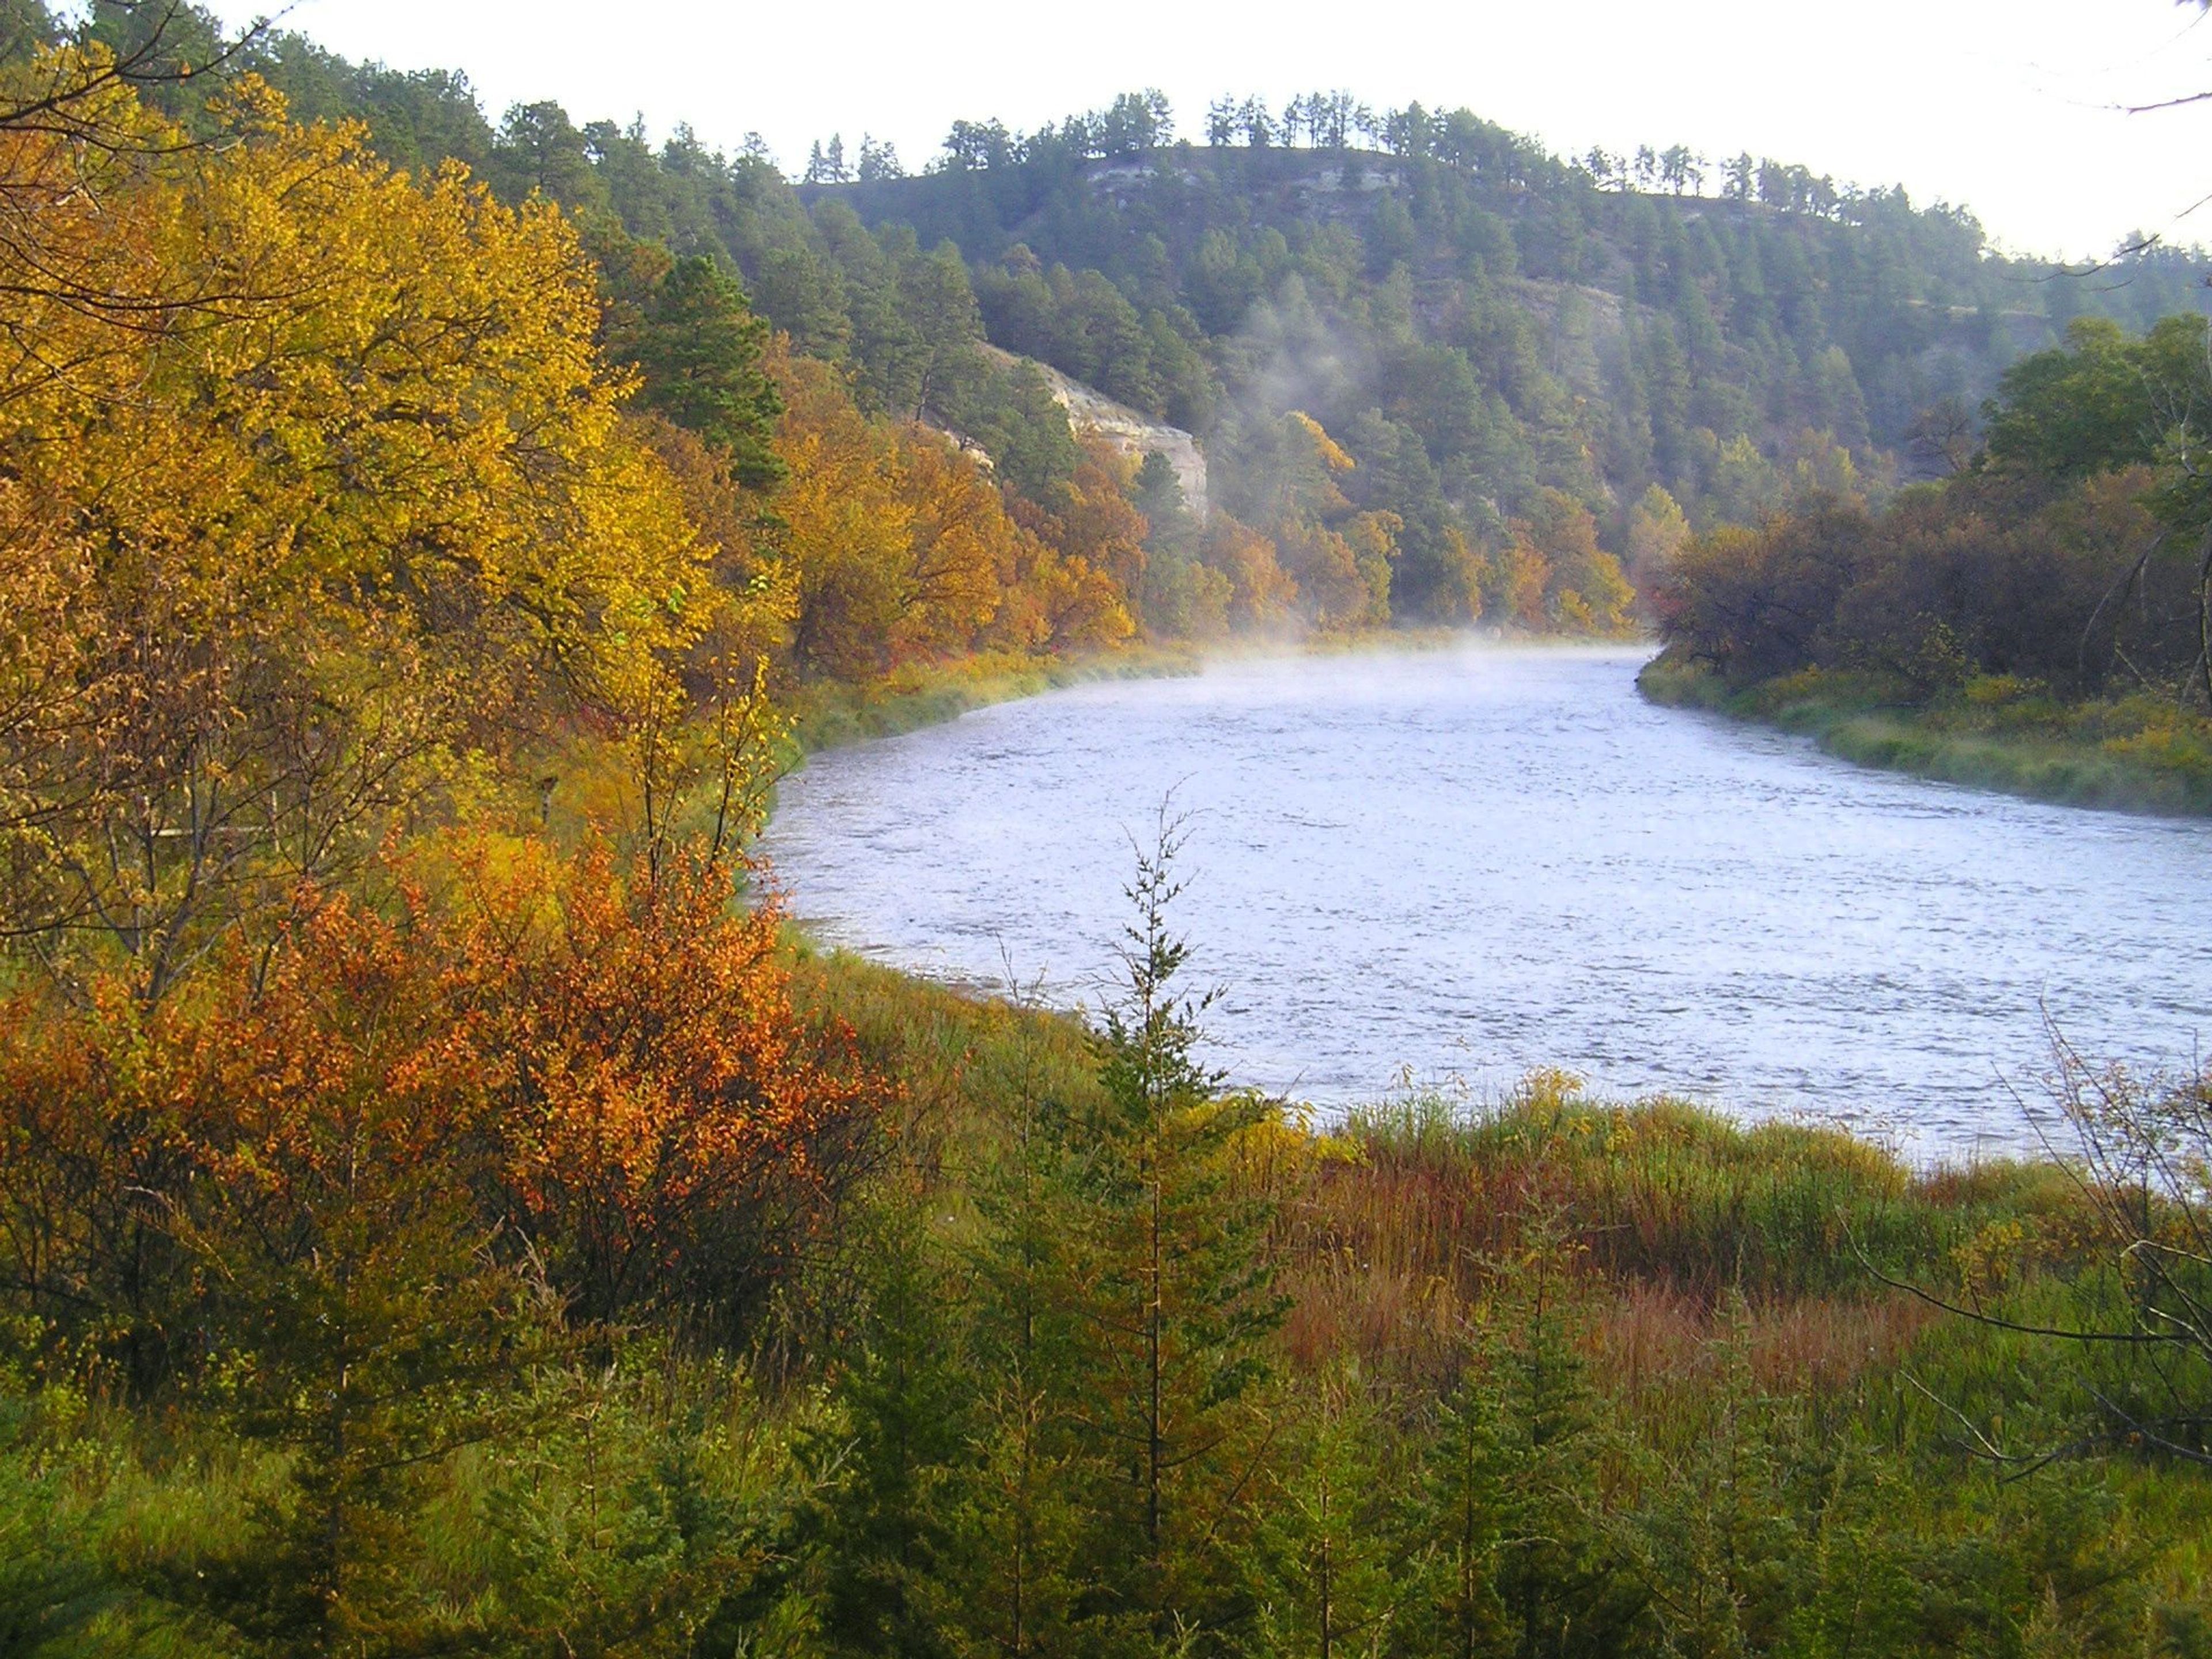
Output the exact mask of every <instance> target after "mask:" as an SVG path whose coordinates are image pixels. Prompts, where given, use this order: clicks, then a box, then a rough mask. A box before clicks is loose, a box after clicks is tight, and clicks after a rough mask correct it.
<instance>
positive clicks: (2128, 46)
mask: <svg viewBox="0 0 2212 1659" xmlns="http://www.w3.org/2000/svg"><path fill="white" fill-rule="evenodd" d="M214 9H215V10H216V12H217V13H218V14H219V15H222V16H223V17H224V18H225V19H226V21H229V22H231V23H234V24H242V23H244V22H246V21H249V20H250V19H251V18H252V17H253V16H254V15H256V14H257V13H258V12H261V11H264V10H268V9H270V0H259V3H258V4H253V3H244V4H242V3H237V0H217V3H216V5H215V7H214ZM283 23H284V26H285V27H291V28H296V29H298V30H300V31H301V32H302V33H306V34H307V35H309V36H311V37H313V39H315V40H318V41H319V42H320V43H321V44H322V45H324V46H327V47H329V48H331V50H333V51H336V52H342V53H343V54H344V55H346V56H347V57H349V58H374V59H380V60H381V61H383V62H385V63H386V64H391V65H392V66H393V67H394V68H399V69H424V68H441V69H459V70H465V71H466V73H467V74H468V76H469V77H470V79H471V81H472V82H474V83H475V84H476V86H477V89H478V91H479V92H480V94H482V96H483V102H484V104H485V106H486V108H487V110H488V111H489V112H491V113H492V114H493V115H494V116H495V117H496V115H497V113H498V112H499V111H501V109H503V108H505V107H506V106H507V105H509V104H511V103H514V102H518V101H526V100H537V99H541V98H553V99H556V100H559V101H560V102H562V104H563V105H565V106H567V107H568V111H569V112H570V113H571V114H572V115H573V116H574V117H575V118H576V119H577V120H578V121H579V122H582V121H584V120H586V119H593V118H602V117H612V118H617V119H619V120H623V121H625V122H626V121H628V120H629V118H630V117H632V116H633V115H640V116H642V117H643V118H644V120H645V123H646V125H647V129H648V130H649V131H651V132H652V133H653V135H654V136H655V137H660V136H664V135H665V134H666V133H667V132H668V131H669V130H670V129H671V128H672V127H673V126H674V125H676V124H677V123H678V122H687V121H688V122H689V123H690V125H691V126H692V127H693V129H694V130H695V131H697V132H698V133H699V135H700V136H701V137H702V138H703V139H705V140H706V141H707V142H708V143H709V144H712V145H714V146H717V147H720V148H724V149H732V150H734V149H736V148H737V146H738V144H739V143H741V142H742V140H743V139H744V135H745V134H746V133H747V132H749V131H757V132H759V133H761V134H762V135H763V137H765V138H766V139H767V140H768V143H769V147H770V149H772V150H773V151H774V152H775V154H776V155H777V156H778V158H779V159H780V160H781V161H782V162H783V163H784V165H785V167H786V168H787V170H795V169H796V168H797V167H799V166H800V165H803V163H804V161H805V155H806V153H807V149H808V146H809V144H810V143H811V142H812V141H813V140H815V139H817V138H825V137H828V136H829V135H830V134H831V133H833V132H836V133H842V136H843V137H844V138H845V141H846V149H847V151H848V154H854V153H857V150H858V148H859V142H860V137H861V135H862V133H863V132H866V133H871V134H872V135H873V136H874V137H877V138H878V139H888V140H890V142H892V143H895V144H896V146H897V148H898V151H899V154H900V155H901V157H902V159H903V160H904V161H905V162H906V164H907V166H908V167H909V168H917V169H918V168H919V167H921V165H922V164H924V163H926V162H927V161H928V160H929V159H930V157H931V156H932V155H934V154H935V153H936V151H937V149H938V147H939V144H940V143H941V142H942V140H943V138H944V136H945V131H946V129H947V128H948V127H949V126H950V125H951V122H952V121H953V120H954V119H955V118H969V119H985V118H991V117H996V118H1000V119H1001V120H1003V121H1005V122H1006V124H1007V125H1009V126H1012V127H1015V128H1018V129H1023V130H1026V129H1029V128H1032V127H1035V126H1037V125H1041V124H1042V123H1044V122H1045V121H1048V120H1054V119H1057V118H1060V116H1063V115H1066V114H1067V113H1069V112H1073V111H1079V110H1084V109H1091V108H1096V107H1097V106H1102V105H1103V104H1105V103H1106V102H1108V101H1109V100H1111V99H1112V97H1113V96H1114V95H1115V94H1116V93H1118V92H1122V91H1127V90H1133V89H1139V88H1146V87H1158V88H1160V89H1162V90H1163V91H1164V92H1165V93H1166V94H1168V96H1169V97H1170V99H1171V100H1173V103H1174V105H1175V108H1176V115H1177V118H1178V123H1179V125H1180V128H1181V130H1182V132H1183V133H1185V134H1186V135H1190V136H1195V135H1196V134H1197V133H1198V132H1199V131H1200V128H1201V124H1202V121H1203V118H1204V113H1205V109H1206V105H1207V103H1208V102H1210V101H1211V100H1213V99H1215V98H1217V97H1219V96H1221V95H1223V94H1234V95H1237V96H1238V97H1243V96H1245V95H1249V94H1255V93H1256V94H1262V95H1265V96H1267V97H1268V98H1269V99H1270V100H1273V102H1274V103H1276V104H1277V105H1278V106H1279V105H1280V104H1281V102H1282V100H1285V98H1287V97H1289V96H1290V95H1291V94H1294V93H1300V92H1306V91H1311V90H1314V89H1316V88H1323V89H1334V88H1348V89H1350V90H1351V91H1352V92H1353V93H1355V94H1358V97H1359V98H1360V99H1362V100H1364V101H1365V102H1367V103H1369V104H1370V105H1371V106H1374V107H1375V108H1376V109H1377V110H1381V109H1384V108H1388V107H1391V106H1401V105H1403V104H1406V103H1407V102H1410V101H1413V100H1419V101H1420V102H1422V103H1424V104H1425V105H1428V106H1431V108H1434V107H1437V106H1443V107H1447V108H1449V107H1453V106H1460V105H1465V106H1468V107H1469V108H1471V109H1473V110H1474V111H1475V112H1476V113H1478V114H1479V115H1481V116H1483V117H1484V118H1486V119H1489V120H1492V121H1496V122H1498V123H1499V124H1501V125H1504V126H1508V127H1510V128H1513V129H1514V130H1516V131H1521V132H1525V133H1528V134H1530V135H1532V136H1534V137H1537V138H1539V139H1541V141H1542V142H1543V143H1546V144H1547V146H1549V147H1551V148H1552V149H1556V150H1559V151H1561V152H1564V153H1566V154H1571V155H1580V154H1582V153H1583V152H1585V151H1586V150H1588V149H1589V148H1590V147H1591V146H1592V145H1601V146H1603V147H1604V148H1606V149H1609V150H1614V151H1621V150H1629V149H1633V148H1634V147H1635V146H1636V145H1638V144H1639V143H1650V144H1651V145H1653V146H1655V147H1664V146H1665V145H1668V144H1670V143H1686V144H1688V145H1689V146H1691V147H1692V149H1697V150H1700V151H1703V152H1704V153H1705V154H1706V155H1711V156H1714V157H1720V156H1723V155H1734V154H1735V153H1736V152H1737V151H1738V150H1744V149H1747V150H1750V151H1751V152H1753V154H1754V155H1772V156H1775V157H1777V158H1778V159H1779V160H1782V161H1797V162H1802V163H1803V164H1805V165H1807V166H1808V167H1811V168H1812V169H1813V170H1814V172H1815V173H1831V174H1832V175H1833V176H1834V177H1835V178H1836V179H1837V181H1838V183H1839V184H1841V183H1846V182H1855V183H1858V184H1862V185H1892V184H1903V185H1905V186H1906V187H1907V188H1908V189H1909V190H1911V192H1912V195H1913V198H1914V199H1915V200H1916V201H1919V202H1929V201H1936V200H1942V201H1948V202H1952V203H1954V204H1964V205H1966V206H1967V207H1969V208H1971V209H1972V210H1973V211H1974V212H1975V213H1976V214H1977V215H1978V216H1979V217H1980V219H1981V221H1982V222H1983V224H1984V226H1985V227H1986V228H1988V229H1989V231H1990V234H1991V235H1992V236H1993V237H1994V238H1996V240H1997V241H1998V242H1999V243H2000V244H2001V245H2002V246H2004V247H2006V248H2008V249H2009V250H2011V251H2013V252H2021V253H2032V254H2045V255H2053V256H2058V257H2064V258H2088V257H2094V256H2096V255H2099V254H2101V253H2104V252H2108V251H2110V250H2111V248H2112V246H2114V244H2115V243H2117V242H2118V241H2119V240H2122V239H2124V238H2125V237H2127V236H2129V235H2130V234H2133V233H2136V232H2138V231H2148V232H2157V233H2161V234H2166V235H2168V236H2169V237H2170V238H2172V240H2179V241H2185V242H2199V241H2201V242H2203V243H2205V244H2207V245H2212V204H2206V205H2204V206H2203V207H2201V208H2199V209H2198V210H2197V211H2196V212H2195V213H2194V214H2193V215H2191V214H2190V213H2189V212H2188V210H2190V209H2191V207H2192V205H2194V204H2197V203H2198V202H2199V201H2200V200H2201V199H2202V198H2204V197H2206V196H2207V195H2208V194H2212V143H2208V142H2207V141H2208V139H2212V103H2207V104H2204V105H2201V106H2194V107H2188V108H2181V109H2174V110H2167V111H2163V112H2150V113H2141V114H2130V113H2127V112H2126V111H2125V109H2124V106H2129V105H2141V104H2145V103H2149V102H2152V101H2154V100H2159V99H2161V98H2170V97H2173V96H2177V95H2180V94H2188V93H2191V92H2195V91H2197V90H2200V89H2212V18H2205V17H2203V16H2202V15H2200V13H2199V12H2198V10H2197V7H2196V6H2195V5H2194V4H2191V5H2188V6H2186V7H2177V6H2176V5H2175V4H2173V3H2172V0H1850V3H1848V4H1844V5H1827V6H1804V5H1792V4H1789V3H1780V4H1778V3H1776V0H1755V3H1754V0H1672V3H1663V4H1654V3H1652V0H1583V3H1581V4H1578V5H1572V6H1569V5H1563V4H1555V3H1554V4H1547V3H1542V0H1459V3H1435V0H1427V3H1413V0H1365V3H1356V4H1346V3H1343V0H1336V3H1332V4H1328V5H1323V4H1320V3H1316V0H1275V3H1272V4H1266V5H1261V4H1253V3H1245V0H1121V3H1117V4H1115V5H1111V6H1099V5H1095V4H1091V5H1073V4H1066V3H1060V4H1054V3H1050V0H960V3H957V4H943V3H939V4H917V3H914V0H899V3H888V0H847V3H842V4H836V5H826V6H825V5H821V4H811V5H810V4H804V3H801V4H791V3H781V4H776V5H747V4H738V3H728V0H623V3H620V4H616V3H609V0H297V3H296V4H295V5H294V6H293V7H292V8H291V9H290V10H289V13H287V14H286V15H284V17H283Z"/></svg>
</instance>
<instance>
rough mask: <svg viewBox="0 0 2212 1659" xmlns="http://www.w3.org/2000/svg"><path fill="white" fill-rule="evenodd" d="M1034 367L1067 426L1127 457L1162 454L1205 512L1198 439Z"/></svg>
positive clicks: (1010, 358) (1007, 359)
mask: <svg viewBox="0 0 2212 1659" xmlns="http://www.w3.org/2000/svg"><path fill="white" fill-rule="evenodd" d="M983 349H984V350H985V351H987V352H988V353H990V355H991V356H994V357H995V358H997V359H998V360H999V361H1000V362H1003V363H1009V364H1011V363H1013V362H1018V361H1020V360H1018V359H1017V358H1016V357H1015V356H1014V355H1013V354H1012V352H1007V351H1001V350H1000V349H998V348H997V347H996V346H986V347H984V348H983ZM1031 361H1034V360H1031ZM1036 371H1037V373H1038V374H1042V375H1043V376H1044V383H1045V384H1046V385H1047V386H1049V387H1051V389H1052V395H1053V397H1054V399H1055V400H1057V401H1058V403H1059V404H1060V407H1061V408H1062V409H1064V410H1066V411H1067V424H1068V426H1069V428H1071V429H1073V432H1074V433H1075V435H1077V436H1078V437H1079V438H1083V437H1098V438H1103V439H1104V440H1105V441H1107V442H1108V443H1109V444H1112V445H1113V446H1114V447H1115V448H1116V449H1118V450H1120V451H1121V453H1123V454H1125V455H1133V456H1137V457H1140V458H1141V457H1143V456H1146V455H1164V456H1165V457H1166V458H1167V462H1168V465H1170V466H1171V467H1173V468H1174V469H1175V474H1176V483H1179V484H1181V485H1182V493H1183V500H1184V501H1186V502H1187V503H1188V505H1189V507H1190V510H1191V511H1192V513H1195V514H1196V515H1197V516H1198V517H1200V518H1201V519H1203V518H1204V517H1205V516H1206V455H1205V453H1204V452H1203V451H1202V450H1200V448H1199V447H1198V440H1197V439H1196V438H1194V437H1193V436H1192V435H1190V434H1189V433H1188V432H1186V431H1184V430H1183V429H1182V428H1181V427H1179V426H1168V425H1166V424H1164V423H1163V422H1159V421H1156V420H1154V419H1152V417H1151V416H1148V415H1145V414H1142V413H1140V412H1139V411H1138V410H1133V409H1132V408H1130V407H1129V406H1128V405H1127V404H1117V403H1115V401H1114V400H1113V399H1112V398H1109V397H1108V396H1107V395H1106V394H1105V393H1104V392H1101V391H1099V390H1098V389H1097V387H1096V386H1085V385H1084V384H1083V382H1082V381H1080V380H1071V379H1069V378H1068V377H1067V376H1066V375H1065V374H1061V373H1060V371H1059V370H1058V369H1056V368H1053V367H1051V365H1049V364H1048V363H1041V362H1040V363H1036Z"/></svg>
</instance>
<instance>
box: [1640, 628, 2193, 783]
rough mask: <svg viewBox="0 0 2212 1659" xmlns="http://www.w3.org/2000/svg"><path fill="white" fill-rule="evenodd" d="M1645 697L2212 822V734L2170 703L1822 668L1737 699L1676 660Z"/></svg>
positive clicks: (1916, 765) (1656, 672)
mask: <svg viewBox="0 0 2212 1659" xmlns="http://www.w3.org/2000/svg"><path fill="white" fill-rule="evenodd" d="M1637 685H1638V689H1639V690H1641V691H1642V692H1643V693H1644V696H1646V697H1648V698H1650V700H1651V701H1652V702H1656V703H1662V704H1665V705H1667V706H1668V707H1673V708H1703V709H1709V710H1711V711H1713V712H1715V713H1718V714H1728V715H1730V716H1732V717H1734V718H1735V719H1739V720H1762V721H1765V722H1766V723H1768V724H1770V725H1774V726H1782V727H1784V729H1786V730H1789V731H1792V732H1804V733H1807V734H1808V735H1809V736H1811V737H1812V738H1814V739H1815V740H1816V741H1817V742H1818V743H1819V744H1820V746H1821V747H1822V748H1823V749H1825V750H1827V751H1828V752H1829V753H1831V754H1833V755H1836V756H1838V757H1842V758H1843V759H1845V760H1850V761H1855V762H1857V763H1860V764H1861V765H1865V766H1876V767H1881V768H1884V769H1887V770H1891V771H1897V772H1909V773H1911V774H1912V775H1915V776H1918V777H1924V778H1935V779H1938V780H1941V781H1944V782H1947V783H1960V784H1966V785H1969V786H1972V787H1976V788H1982V789H1994V790H1999V791H2002V792H2003V793H2008V794H2015V795H2025V796H2028V797H2031V798H2033V799H2038V800H2049V801H2057V802H2060V803H2063V804H2064V805H2073V806H2094V807H2106V808H2112V809H2116V810H2119V811H2136V812H2166V813H2182V814H2190V815H2208V814H2212V722H2207V721H2205V720H2203V719H2201V718H2199V717H2197V716H2195V715H2191V714H2186V713H2182V712H2179V711H2177V710H2176V709H2175V708H2174V707H2173V705H2172V702H2169V701H2166V700H2165V699H2162V698H2154V697H2149V696H2137V697H2130V698H2126V699H2121V700H2115V701H2109V702H2073V703H2069V702H2060V701H2058V700H2057V699H2056V698H2053V697H2051V696H2050V695H2049V694H2048V693H2047V692H2045V691H2044V690H2041V689H2040V688H2039V687H2037V686H2035V685H2033V684H2030V683H2027V682H2023V681H2021V680H2016V679H2011V678H1999V677H1982V678H1974V679H1972V680H1969V681H1968V682H1967V683H1966V684H1965V685H1964V686H1963V687H1961V688H1960V689H1959V690H1954V691H1948V692H1944V693H1942V694H1939V695H1938V696H1935V697H1933V698H1927V699H1916V698H1914V697H1912V696H1911V694H1910V691H1909V688H1907V687H1905V686H1904V685H1903V684H1901V683H1900V682H1899V681H1897V680H1894V679H1891V678H1886V677H1882V676H1879V675H1870V674H1848V673H1842V672H1838V671H1824V670H1808V671H1805V672H1803V673H1798V674H1792V675H1789V676H1786V677H1784V678H1778V679H1772V680H1767V681H1764V682H1761V683H1759V684H1755V685H1751V686H1748V687H1743V688H1731V687H1730V686H1729V684H1727V683H1726V682H1725V681H1723V679H1722V678H1720V676H1718V675H1717V674H1715V673H1713V672H1712V671H1711V670H1709V669H1705V668H1703V667H1700V666H1698V665H1692V664H1686V663H1685V662H1683V661H1682V660H1681V659H1680V657H1679V656H1678V655H1677V654H1676V653H1674V652H1672V651H1670V652H1668V653H1663V654H1662V655H1661V656H1660V657H1658V658H1656V659H1654V660H1653V661H1652V663H1651V664H1650V665H1649V666H1648V667H1646V668H1645V669H1644V671H1643V673H1642V674H1641V675H1639V676H1638V679H1637Z"/></svg>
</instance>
